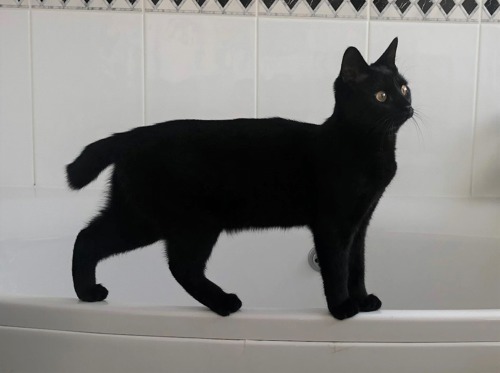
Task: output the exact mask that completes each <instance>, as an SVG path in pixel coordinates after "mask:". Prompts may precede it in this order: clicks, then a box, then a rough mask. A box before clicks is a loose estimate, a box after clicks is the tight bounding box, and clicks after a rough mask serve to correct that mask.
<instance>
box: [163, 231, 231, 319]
mask: <svg viewBox="0 0 500 373" xmlns="http://www.w3.org/2000/svg"><path fill="white" fill-rule="evenodd" d="M219 234H220V230H219V229H217V228H215V227H209V225H208V224H206V225H203V226H201V224H199V225H196V227H193V225H192V224H189V228H187V227H185V228H180V229H175V230H174V231H170V232H169V234H168V235H167V237H168V238H167V256H168V263H169V267H170V271H171V272H172V275H173V276H174V278H175V279H176V280H177V282H178V283H179V284H180V285H181V286H182V287H183V288H184V290H186V291H187V292H188V293H189V294H190V295H191V296H192V297H193V298H195V299H196V300H197V301H198V302H200V303H202V304H203V305H205V306H206V307H208V308H210V309H211V310H212V311H214V312H215V313H217V314H219V315H221V316H228V315H230V314H231V313H233V312H236V311H238V310H239V309H240V308H241V301H240V299H239V298H238V297H237V296H236V294H227V293H226V292H224V291H223V290H222V289H221V288H220V287H219V286H217V285H216V284H214V283H213V282H212V281H210V280H209V279H207V278H206V277H205V265H206V262H207V260H208V258H209V257H210V254H211V252H212V248H213V247H214V245H215V243H216V242H217V239H218V237H219Z"/></svg>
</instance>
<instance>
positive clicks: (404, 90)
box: [401, 84, 409, 96]
mask: <svg viewBox="0 0 500 373" xmlns="http://www.w3.org/2000/svg"><path fill="white" fill-rule="evenodd" d="M408 91H409V88H408V87H407V86H406V85H405V84H403V85H402V86H401V93H402V94H403V96H406V95H407V94H408Z"/></svg>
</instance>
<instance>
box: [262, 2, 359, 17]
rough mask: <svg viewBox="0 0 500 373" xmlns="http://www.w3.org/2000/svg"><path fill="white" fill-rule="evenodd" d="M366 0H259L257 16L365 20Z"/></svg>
mask: <svg viewBox="0 0 500 373" xmlns="http://www.w3.org/2000/svg"><path fill="white" fill-rule="evenodd" d="M367 4H368V0H260V4H259V15H264V16H287V17H290V16H292V17H330V18H347V19H366V17H367V8H368V5H367Z"/></svg>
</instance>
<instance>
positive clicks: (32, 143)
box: [28, 0, 37, 188]
mask: <svg viewBox="0 0 500 373" xmlns="http://www.w3.org/2000/svg"><path fill="white" fill-rule="evenodd" d="M32 1H33V0H29V1H28V40H29V41H28V45H29V64H30V67H29V76H30V96H31V149H32V157H33V159H32V160H33V162H32V176H33V187H34V188H36V179H37V174H36V156H35V154H36V141H35V137H36V136H35V103H34V102H35V101H34V96H35V94H34V89H33V87H34V82H33V30H32V25H31V23H32V10H31V9H32V7H31V2H32Z"/></svg>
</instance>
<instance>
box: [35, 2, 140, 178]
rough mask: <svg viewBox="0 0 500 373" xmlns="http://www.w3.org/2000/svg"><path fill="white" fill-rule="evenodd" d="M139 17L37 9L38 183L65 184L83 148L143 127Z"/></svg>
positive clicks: (36, 108) (36, 120)
mask: <svg viewBox="0 0 500 373" xmlns="http://www.w3.org/2000/svg"><path fill="white" fill-rule="evenodd" d="M141 22H142V16H141V15H140V14H132V13H112V14H106V13H99V12H85V13H83V12H70V11H58V10H53V11H44V10H33V76H34V92H33V93H34V105H35V106H34V110H35V141H36V147H35V151H36V154H35V159H36V165H37V170H36V175H37V180H36V183H37V185H39V186H49V187H63V186H65V176H64V165H65V164H67V163H69V162H71V161H72V160H73V159H74V158H75V157H76V156H77V155H78V153H79V152H80V150H81V149H82V148H83V146H85V145H87V144H88V143H89V142H91V141H94V140H97V139H99V138H101V137H105V136H108V135H109V134H111V133H113V132H117V131H122V130H126V129H129V128H131V127H136V126H139V125H142V124H143V115H142V113H143V108H142V107H143V103H142V86H143V83H142V76H143V73H142V57H141V53H142V49H141V48H142V47H141V43H142V23H141ZM102 182H103V178H101V183H100V184H97V185H102ZM94 185H96V184H94Z"/></svg>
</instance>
